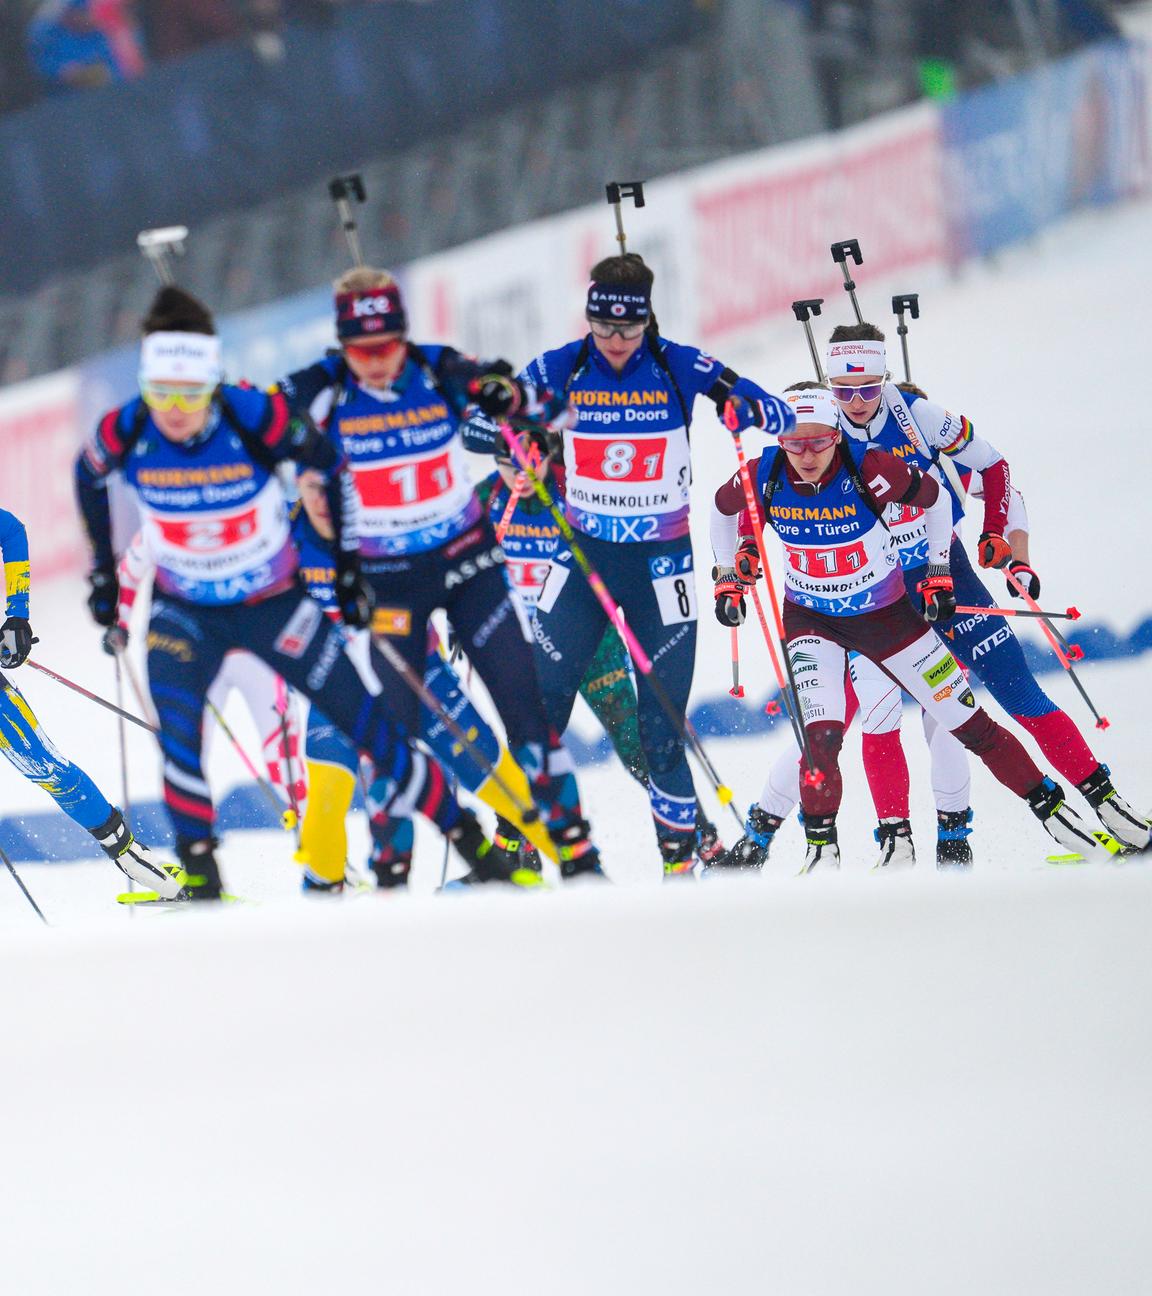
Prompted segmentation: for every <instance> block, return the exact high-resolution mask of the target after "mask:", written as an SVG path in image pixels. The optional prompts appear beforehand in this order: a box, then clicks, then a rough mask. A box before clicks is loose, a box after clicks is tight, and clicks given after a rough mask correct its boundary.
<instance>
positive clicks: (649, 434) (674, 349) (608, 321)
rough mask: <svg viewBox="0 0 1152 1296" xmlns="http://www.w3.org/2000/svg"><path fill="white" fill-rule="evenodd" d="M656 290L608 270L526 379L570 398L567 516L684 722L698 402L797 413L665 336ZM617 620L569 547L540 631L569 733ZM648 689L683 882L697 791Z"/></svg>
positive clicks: (612, 265)
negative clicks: (570, 332) (737, 402)
mask: <svg viewBox="0 0 1152 1296" xmlns="http://www.w3.org/2000/svg"><path fill="white" fill-rule="evenodd" d="M652 283H653V274H652V271H651V270H650V269H649V268H648V266H646V265H645V264H644V261H643V260H642V258H641V257H639V256H638V255H636V254H635V253H627V254H625V255H623V256H613V257H607V258H606V259H605V260H603V261H600V262H599V263H597V265H595V266H594V267H593V268H592V282H591V284H590V286H589V288H588V296H587V303H586V307H585V315H586V318H587V320H588V329H589V331H588V333H587V335H586V336H585V337H584V338H583V339H582V340H580V341H576V342H570V343H569V344H568V345H567V346H563V347H560V348H559V349H558V350H555V351H547V352H545V353H544V354H543V355H541V356H538V357H537V358H536V359H535V360H533V361H532V362H531V364H529V365H528V367H527V368H526V369H525V370H524V372H523V373H522V374H521V376H520V383H521V384H525V385H527V387H528V389H529V390H532V389H540V388H544V389H548V390H551V391H555V392H557V393H562V394H563V395H565V396H566V397H567V399H568V400H569V401H570V402H571V403H572V404H573V405H574V406H575V408H576V412H577V414H578V415H579V418H578V421H577V423H576V426H575V427H574V428H572V429H570V430H565V431H563V432H562V433H561V436H562V454H563V464H564V473H565V491H566V508H567V514H568V518H569V520H570V522H571V524H572V526H573V528H574V530H575V531H576V532H577V533H578V540H579V543H580V547H581V548H582V549H583V550H584V552H585V553H586V555H587V558H588V561H589V562H590V563H591V564H592V566H593V567H594V568H595V569H596V570H597V571H598V572H599V574H600V575H601V576H602V577H603V579H604V582H605V584H606V585H607V587H608V589H609V591H610V592H611V594H612V597H613V598H614V599H615V600H616V601H617V602H618V603H619V604H620V606H621V607H622V608H623V610H624V615H625V617H626V619H627V622H628V626H629V628H630V629H631V630H632V631H633V632H634V633H635V635H636V637H637V639H638V640H639V642H640V644H641V646H642V647H643V649H644V651H645V652H646V653H647V654H648V656H649V657H650V658H651V659H652V662H653V666H654V671H655V674H656V675H657V677H658V678H659V681H660V683H661V684H662V685H663V689H664V692H665V694H666V695H667V697H668V699H669V700H670V701H671V704H672V708H673V710H674V712H675V714H676V716H678V717H683V716H684V714H685V711H686V709H687V706H688V694H689V690H690V688H691V686H692V671H693V666H694V662H695V655H696V592H695V585H694V574H693V566H692V545H691V540H690V538H689V534H688V492H689V486H690V485H691V480H692V469H691V462H690V452H689V436H688V434H689V428H690V426H691V422H692V406H693V403H694V402H695V399H696V397H697V396H707V397H708V398H709V399H710V400H712V401H714V402H716V404H717V408H720V407H722V406H723V404H724V402H725V401H726V400H727V399H728V397H729V396H730V395H732V394H733V393H734V392H735V393H737V394H739V395H740V396H742V397H744V400H743V403H742V414H741V418H742V419H743V421H744V425H745V426H756V427H760V428H763V429H765V430H767V431H769V432H781V431H784V430H785V429H786V428H787V427H790V426H791V423H792V414H791V411H790V410H789V409H788V407H787V406H786V405H785V404H784V403H783V402H782V401H781V400H779V399H778V398H777V397H775V396H773V395H771V394H769V393H768V392H766V391H764V390H763V389H762V388H760V387H758V386H757V385H756V384H755V383H753V382H750V381H749V380H748V379H747V378H740V377H738V376H737V375H736V374H735V373H734V372H733V371H732V370H731V369H728V368H725V366H724V365H722V364H721V363H720V362H719V361H717V360H714V359H712V357H711V356H707V355H705V354H704V353H703V352H702V351H699V350H697V348H696V347H692V346H681V345H679V344H678V343H676V342H670V341H668V340H667V339H666V338H663V337H661V336H660V333H659V330H658V328H657V324H656V319H655V316H654V315H653V312H652V300H651V296H652ZM523 400H524V394H523V393H522V392H518V391H517V390H515V386H514V385H510V387H509V390H508V391H507V393H506V399H505V400H504V401H503V403H502V402H501V401H500V400H498V399H492V400H490V401H488V402H487V403H485V402H483V401H482V402H481V404H482V407H484V408H485V409H486V412H488V413H490V414H492V415H493V416H494V417H499V416H500V415H502V414H515V413H517V407H518V406H519V405H520V404H521V403H522V402H523ZM607 624H608V619H607V616H606V614H605V612H604V609H603V608H602V607H601V606H600V603H599V602H598V601H597V599H596V597H595V595H594V594H593V592H592V590H591V588H590V587H589V585H588V583H587V582H586V581H585V579H584V578H583V576H582V575H581V574H580V573H579V571H577V570H576V564H575V561H574V559H573V556H572V553H571V551H570V549H569V548H568V547H567V546H561V547H560V548H559V549H558V550H557V552H556V553H555V555H554V556H553V558H552V561H551V565H550V570H549V574H548V578H547V581H546V582H545V585H544V588H543V590H542V591H541V593H540V597H539V600H538V602H537V605H536V616H535V620H534V623H533V625H534V633H535V636H536V642H537V644H538V645H539V648H540V650H541V651H540V652H539V653H538V654H537V658H536V660H537V665H538V668H539V670H540V676H541V685H542V688H543V691H544V701H545V704H546V706H547V708H548V717H549V719H550V720H551V722H552V724H553V725H555V726H556V728H557V729H559V730H561V731H563V729H564V728H565V727H566V726H567V724H568V719H569V716H570V715H571V712H572V706H573V703H574V702H575V699H576V694H577V692H578V691H579V688H580V684H581V681H582V680H583V679H584V678H585V675H586V674H587V672H588V668H589V666H590V664H591V662H592V659H593V657H594V656H595V653H596V651H597V649H598V648H599V646H600V644H601V641H602V640H603V638H604V630H605V627H606V625H607ZM637 691H638V699H639V700H638V707H639V721H640V742H641V746H642V748H643V751H644V756H645V759H646V760H647V763H648V796H649V804H650V807H651V812H652V818H653V821H654V823H655V827H656V839H657V842H658V843H659V847H660V854H661V857H662V859H663V865H664V873H665V876H676V875H679V874H684V873H687V872H690V871H691V869H692V868H693V865H694V861H693V857H692V856H693V850H694V847H695V843H696V818H697V805H696V794H695V791H694V789H693V786H692V777H691V774H690V772H689V769H688V762H687V761H686V759H685V756H684V735H683V730H682V728H681V727H680V726H678V725H677V724H676V723H675V722H674V720H673V719H672V718H671V717H670V716H669V715H668V714H667V713H666V712H665V710H664V708H663V706H662V705H661V703H660V701H659V699H658V698H657V696H656V694H655V692H654V691H653V689H652V688H651V686H650V685H649V683H648V681H647V678H646V677H644V676H643V675H642V676H641V677H640V678H639V680H638V681H637Z"/></svg>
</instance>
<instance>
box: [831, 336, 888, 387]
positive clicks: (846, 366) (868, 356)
mask: <svg viewBox="0 0 1152 1296" xmlns="http://www.w3.org/2000/svg"><path fill="white" fill-rule="evenodd" d="M825 365H826V368H827V370H828V377H829V378H847V377H848V376H849V375H851V374H877V375H880V374H886V373H887V372H888V359H887V357H886V355H885V354H884V343H883V342H867V341H866V342H829V343H828V350H827V352H826V354H825Z"/></svg>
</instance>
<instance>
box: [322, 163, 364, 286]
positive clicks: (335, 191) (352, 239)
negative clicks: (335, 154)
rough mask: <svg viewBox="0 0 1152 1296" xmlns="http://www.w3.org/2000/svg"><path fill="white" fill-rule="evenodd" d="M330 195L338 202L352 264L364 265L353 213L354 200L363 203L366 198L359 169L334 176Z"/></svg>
mask: <svg viewBox="0 0 1152 1296" xmlns="http://www.w3.org/2000/svg"><path fill="white" fill-rule="evenodd" d="M328 196H329V198H331V199H332V201H333V202H334V203H335V204H336V212H337V214H338V215H339V217H340V228H341V229H342V230H343V231H344V237H345V239H346V240H347V242H348V251H349V252H350V253H351V254H352V264H353V265H355V266H362V265H363V264H364V253H363V251H362V250H361V248H360V231H359V230H358V229H357V228H356V217H355V215H354V214H353V209H352V204H353V202H359V203H362V202H363V201H364V198H365V193H364V180H363V177H362V176H361V175H360V173H359V172H358V171H350V172H349V173H348V174H347V175H338V176H334V177H333V178H332V179H331V180H329V181H328Z"/></svg>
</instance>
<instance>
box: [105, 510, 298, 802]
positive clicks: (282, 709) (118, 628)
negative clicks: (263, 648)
mask: <svg viewBox="0 0 1152 1296" xmlns="http://www.w3.org/2000/svg"><path fill="white" fill-rule="evenodd" d="M155 570H156V561H155V559H154V558H153V556H152V554H151V552H150V551H149V549H148V546H147V544H146V542H145V540H144V536H143V534H142V533H141V532H137V533H136V535H135V536H133V537H132V541H131V543H130V544H129V545H128V548H127V549H125V550H124V552H123V553H122V554H121V555H120V562H119V564H118V566H117V569H116V576H117V579H118V581H119V583H120V602H119V606H118V608H117V612H116V624H115V625H113V626H110V627H109V628H108V629H107V630H105V632H104V648H105V650H106V651H107V652H109V653H118V652H123V651H124V650H125V649H126V648H127V647H128V633H129V625H130V622H131V619H132V609H133V608H134V607H135V604H136V598H137V596H138V595H139V593H140V588H141V586H142V585H145V584H147V583H149V582H151V580H152V577H153V575H154V574H155ZM233 689H235V690H236V692H237V693H239V694H240V696H241V697H242V698H243V699H244V705H245V707H246V708H247V710H248V714H249V715H250V716H251V717H252V723H253V724H254V725H255V726H256V732H257V734H258V736H259V739H260V751H261V754H262V756H263V760H264V768H265V769H266V770H267V772H268V781H269V783H270V784H271V785H272V787H273V788H274V789H275V791H276V793H277V794H278V795H279V797H280V800H281V801H282V802H283V805H284V808H285V809H290V810H292V811H293V812H294V813H295V814H296V815H297V816H301V815H303V812H304V803H305V800H306V799H307V796H308V784H307V780H306V779H305V776H304V762H303V754H302V750H301V748H302V743H301V735H300V722H299V719H298V717H297V713H296V708H295V706H294V705H293V704H292V698H291V695H290V693H289V691H288V686H287V685H286V684H285V683H284V681H283V680H282V679H281V678H280V676H279V675H277V674H276V672H275V671H274V670H272V669H271V668H270V667H269V666H267V665H265V663H264V662H262V661H261V660H260V658H259V657H254V656H253V655H252V654H251V653H250V652H245V651H244V650H243V649H236V650H235V651H233V652H230V653H228V654H227V656H225V658H224V661H223V664H222V665H221V667H220V671H219V673H218V674H217V676H216V678H215V679H214V680H213V681H212V687H211V688H210V689H209V690H208V696H207V703H208V705H209V712H210V713H211V711H212V709H213V708H215V710H216V711H218V712H220V713H223V710H224V707H225V705H226V703H227V701H228V695H229V694H230V693H231V692H232V690H233ZM216 727H217V726H216V725H215V723H214V722H213V723H209V724H208V726H207V728H206V729H205V733H204V756H205V758H207V755H208V751H209V747H210V737H209V735H211V734H212V733H213V732H214V731H215V729H216Z"/></svg>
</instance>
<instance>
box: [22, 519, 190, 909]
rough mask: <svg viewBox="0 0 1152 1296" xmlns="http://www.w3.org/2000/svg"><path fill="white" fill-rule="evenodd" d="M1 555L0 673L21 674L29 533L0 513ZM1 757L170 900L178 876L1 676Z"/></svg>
mask: <svg viewBox="0 0 1152 1296" xmlns="http://www.w3.org/2000/svg"><path fill="white" fill-rule="evenodd" d="M0 554H3V557H4V618H5V619H4V624H3V625H2V626H0V666H2V667H3V668H4V669H5V670H14V669H15V668H16V667H17V666H23V665H24V663H25V662H26V661H27V660H28V654H29V653H30V652H31V651H32V626H31V623H30V622H29V620H28V617H29V611H30V609H29V601H30V598H31V588H32V577H31V564H30V562H29V557H28V532H27V531H26V530H25V529H24V524H23V522H21V521H20V519H19V518H18V517H16V516H15V515H14V514H12V513H9V512H8V511H7V510H6V509H0ZM0 752H3V754H4V757H5V759H6V760H7V761H8V763H9V764H10V765H12V766H13V767H14V768H15V769H17V770H19V771H20V773H21V774H23V775H24V777H25V778H26V779H28V780H29V782H31V783H35V784H36V785H37V786H38V787H42V788H43V789H44V791H45V792H47V793H48V795H49V796H50V797H51V798H52V799H53V801H55V802H56V804H57V805H58V806H59V807H60V809H61V810H63V811H64V813H65V814H66V815H67V816H68V818H69V819H71V820H73V822H75V823H78V824H79V825H80V827H81V828H83V829H85V831H87V832H90V833H91V834H92V836H93V837H95V839H96V841H97V843H98V844H99V845H100V847H101V849H102V850H103V851H104V853H105V854H106V855H107V856H108V858H109V859H110V860H111V861H112V863H113V864H115V865H116V867H117V868H118V869H119V870H120V871H121V872H122V873H123V874H125V876H127V877H129V878H131V880H132V881H133V882H136V883H137V884H138V885H140V886H142V887H145V888H146V889H149V890H155V891H157V892H161V893H163V894H165V895H169V896H174V895H176V894H177V893H178V892H179V890H180V886H181V883H180V877H179V874H180V870H179V869H178V868H177V867H176V866H175V865H172V864H164V863H162V862H160V861H158V860H155V859H153V857H152V853H151V851H149V849H148V847H147V846H145V845H144V843H143V842H139V841H137V840H136V838H135V837H134V836H133V835H132V832H131V830H130V829H129V827H128V825H127V824H126V823H125V822H124V816H123V814H122V813H121V812H120V810H119V809H117V807H116V806H114V805H113V804H112V803H111V802H110V801H109V800H108V799H107V797H105V796H104V794H103V793H102V792H101V791H100V789H99V788H98V787H97V786H96V784H95V783H93V782H92V780H91V779H90V778H89V777H88V775H87V774H86V773H85V772H84V771H83V770H82V769H81V768H80V766H79V765H75V764H73V763H72V761H70V760H69V759H68V758H67V757H66V756H63V755H61V753H60V752H59V751H57V750H56V747H55V746H54V744H53V743H52V741H51V739H49V737H48V735H47V734H46V733H45V732H44V730H43V729H41V727H40V721H39V720H37V719H36V716H35V713H34V712H33V710H32V708H31V707H30V706H29V705H28V703H27V702H26V701H25V700H24V696H23V694H22V693H21V692H20V690H19V689H18V688H17V687H16V686H15V685H14V684H13V683H12V682H11V681H10V680H8V679H6V678H5V677H4V676H3V675H0Z"/></svg>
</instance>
